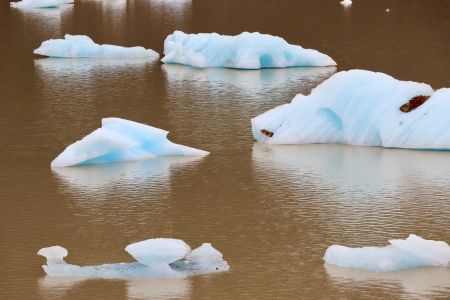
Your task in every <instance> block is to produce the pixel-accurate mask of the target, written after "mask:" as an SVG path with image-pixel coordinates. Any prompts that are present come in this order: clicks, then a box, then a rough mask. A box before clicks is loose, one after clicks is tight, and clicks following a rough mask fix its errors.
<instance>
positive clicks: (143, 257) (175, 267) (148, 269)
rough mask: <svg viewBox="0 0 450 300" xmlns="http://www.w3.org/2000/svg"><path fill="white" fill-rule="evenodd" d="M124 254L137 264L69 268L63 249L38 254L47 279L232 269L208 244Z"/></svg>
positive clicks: (144, 245)
mask: <svg viewBox="0 0 450 300" xmlns="http://www.w3.org/2000/svg"><path fill="white" fill-rule="evenodd" d="M125 250H126V251H127V252H128V253H129V254H130V255H131V256H132V257H133V258H135V259H136V262H132V263H114V264H103V265H96V266H78V265H73V264H68V263H66V262H65V261H64V257H66V256H67V254H68V252H67V250H66V249H64V248H63V247H61V246H52V247H47V248H42V249H40V250H39V251H38V253H37V254H38V255H41V256H44V257H45V258H46V259H47V262H46V264H45V265H43V266H42V268H43V269H44V271H45V272H46V273H47V274H48V275H50V276H62V277H89V278H114V279H126V278H141V277H145V278H147V277H148V278H183V277H187V276H193V275H202V274H209V273H217V272H224V271H228V270H229V268H230V267H229V265H228V263H227V262H226V261H224V260H223V256H222V253H220V252H219V251H218V250H216V249H215V248H214V247H213V246H212V245H211V244H209V243H204V244H202V245H201V246H200V247H198V248H197V249H194V250H191V247H190V246H189V245H188V244H186V243H185V242H184V241H182V240H178V239H171V238H156V239H148V240H145V241H141V242H138V243H134V244H130V245H128V246H127V247H126V248H125Z"/></svg>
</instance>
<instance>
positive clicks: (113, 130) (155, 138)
mask: <svg viewBox="0 0 450 300" xmlns="http://www.w3.org/2000/svg"><path fill="white" fill-rule="evenodd" d="M168 133H169V132H167V131H165V130H162V129H159V128H155V127H152V126H148V125H145V124H140V123H137V122H133V121H129V120H125V119H120V118H104V119H102V127H101V128H98V129H96V130H95V131H94V132H92V133H90V134H88V135H87V136H85V137H84V138H83V139H82V140H80V141H77V142H75V143H73V144H71V145H69V146H68V147H67V148H66V149H65V150H64V151H63V152H62V153H61V154H59V155H58V157H56V158H55V159H54V160H53V161H52V163H51V166H52V167H69V166H81V165H90V164H100V163H111V162H120V161H134V160H140V159H148V158H154V157H158V156H179V155H193V156H203V155H207V154H208V152H206V151H203V150H199V149H195V148H191V147H187V146H183V145H179V144H175V143H172V142H171V141H169V140H168V139H167V134H168Z"/></svg>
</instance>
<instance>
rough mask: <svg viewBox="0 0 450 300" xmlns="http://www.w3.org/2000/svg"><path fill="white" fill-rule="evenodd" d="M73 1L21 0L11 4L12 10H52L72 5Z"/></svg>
mask: <svg viewBox="0 0 450 300" xmlns="http://www.w3.org/2000/svg"><path fill="white" fill-rule="evenodd" d="M73 2H74V0H22V1H19V2H11V3H10V5H11V7H14V8H54V7H60V6H61V5H64V4H72V3H73Z"/></svg>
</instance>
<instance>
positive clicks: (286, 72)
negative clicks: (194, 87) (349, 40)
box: [162, 64, 336, 93]
mask: <svg viewBox="0 0 450 300" xmlns="http://www.w3.org/2000/svg"><path fill="white" fill-rule="evenodd" d="M162 68H163V71H164V72H165V73H166V75H167V78H168V80H169V82H170V84H176V83H179V84H182V83H183V82H195V83H196V84H199V85H204V84H208V85H209V86H210V87H211V88H214V87H217V88H221V89H224V87H223V86H224V85H230V86H232V87H235V88H239V89H242V90H243V91H244V92H249V93H250V92H252V93H255V92H261V91H264V90H271V89H274V88H276V87H280V86H281V85H284V86H285V85H290V86H291V85H294V84H295V85H298V86H300V85H302V84H307V83H309V82H321V81H323V80H325V79H326V78H328V77H330V76H331V75H332V74H333V73H334V72H336V68H335V67H323V68H281V69H261V70H236V69H227V68H206V69H197V68H193V67H189V66H183V65H176V64H165V65H163V66H162Z"/></svg>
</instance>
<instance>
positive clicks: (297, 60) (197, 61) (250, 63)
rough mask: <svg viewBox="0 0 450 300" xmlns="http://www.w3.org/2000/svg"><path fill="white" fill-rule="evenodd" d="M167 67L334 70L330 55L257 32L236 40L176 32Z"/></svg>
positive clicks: (167, 48)
mask: <svg viewBox="0 0 450 300" xmlns="http://www.w3.org/2000/svg"><path fill="white" fill-rule="evenodd" d="M164 55H165V56H164V58H163V59H162V61H163V62H164V63H177V64H184V65H190V66H193V67H197V68H209V67H226V68H237V69H261V68H285V67H323V66H335V65H336V62H335V61H334V60H333V59H331V58H330V57H329V56H328V55H326V54H323V53H320V52H319V51H317V50H313V49H304V48H302V47H301V46H296V45H290V44H288V43H287V42H286V41H285V40H284V39H282V38H280V37H277V36H272V35H268V34H260V33H258V32H252V33H249V32H243V33H241V34H239V35H236V36H229V35H219V34H217V33H199V34H186V33H184V32H181V31H175V32H174V33H173V34H171V35H169V36H168V37H167V38H166V40H165V41H164Z"/></svg>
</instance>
